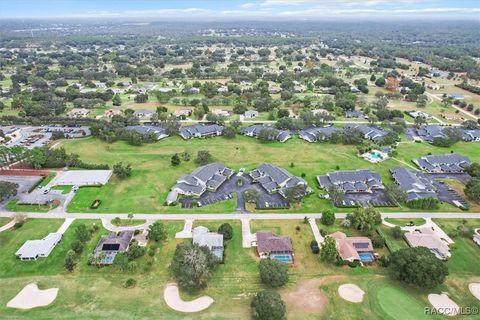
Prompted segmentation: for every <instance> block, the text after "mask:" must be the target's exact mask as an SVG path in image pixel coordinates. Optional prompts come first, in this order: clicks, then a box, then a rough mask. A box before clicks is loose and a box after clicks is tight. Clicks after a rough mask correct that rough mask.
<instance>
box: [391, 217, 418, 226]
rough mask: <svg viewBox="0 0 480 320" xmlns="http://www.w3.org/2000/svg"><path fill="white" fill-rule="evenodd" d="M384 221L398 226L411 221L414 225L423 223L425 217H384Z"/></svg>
mask: <svg viewBox="0 0 480 320" xmlns="http://www.w3.org/2000/svg"><path fill="white" fill-rule="evenodd" d="M385 221H387V222H390V223H393V224H395V225H397V226H400V227H404V226H405V225H406V224H410V223H413V224H414V225H416V226H421V225H422V224H425V219H423V218H412V219H396V218H386V219H385Z"/></svg>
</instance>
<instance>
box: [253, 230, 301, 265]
mask: <svg viewBox="0 0 480 320" xmlns="http://www.w3.org/2000/svg"><path fill="white" fill-rule="evenodd" d="M256 237H257V254H258V255H259V257H260V258H262V259H266V258H270V259H272V260H277V261H280V262H284V263H293V261H294V254H293V246H292V240H291V239H290V238H289V237H287V236H274V235H273V233H271V232H270V231H259V232H257V233H256Z"/></svg>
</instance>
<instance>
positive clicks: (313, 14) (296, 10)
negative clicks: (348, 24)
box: [0, 0, 480, 21]
mask: <svg viewBox="0 0 480 320" xmlns="http://www.w3.org/2000/svg"><path fill="white" fill-rule="evenodd" d="M0 2H1V5H0V19H17V18H22V19H24V18H36V19H48V18H56V19H58V18H67V19H68V18H88V19H97V20H99V19H130V20H139V19H152V20H153V19H154V20H192V21H193V20H206V21H207V20H208V21H211V20H236V21H238V20H280V21H282V20H332V19H357V18H359V19H362V18H368V19H406V18H410V19H424V18H427V19H428V18H429V19H452V18H453V19H470V20H471V19H473V20H477V21H480V0H473V1H472V0H394V1H387V0H250V1H248V0H246V1H240V0H223V1H222V0H217V1H215V0H196V1H194V0H169V1H166V0H162V1H159V0H156V1H155V0H150V1H149V0H1V1H0Z"/></svg>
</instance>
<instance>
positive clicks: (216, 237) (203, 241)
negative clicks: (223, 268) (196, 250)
mask: <svg viewBox="0 0 480 320" xmlns="http://www.w3.org/2000/svg"><path fill="white" fill-rule="evenodd" d="M192 234H193V244H196V245H199V246H200V247H207V248H208V250H210V252H212V253H213V255H214V256H215V257H216V258H217V259H218V261H223V250H224V249H223V234H220V233H217V232H209V231H208V229H207V228H205V227H202V226H199V227H196V228H194V229H193V232H192Z"/></svg>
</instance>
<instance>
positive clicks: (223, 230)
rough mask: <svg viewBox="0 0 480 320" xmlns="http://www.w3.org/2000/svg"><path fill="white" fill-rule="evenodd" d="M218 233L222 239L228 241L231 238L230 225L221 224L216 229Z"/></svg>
mask: <svg viewBox="0 0 480 320" xmlns="http://www.w3.org/2000/svg"><path fill="white" fill-rule="evenodd" d="M218 233H220V234H223V239H225V240H230V239H232V238H233V228H232V226H231V225H230V223H223V224H222V225H221V226H220V227H219V228H218Z"/></svg>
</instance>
